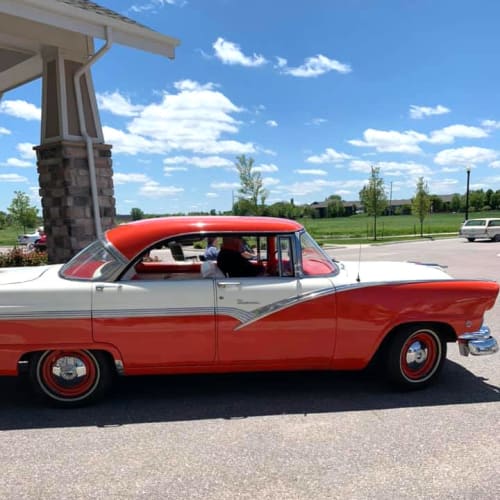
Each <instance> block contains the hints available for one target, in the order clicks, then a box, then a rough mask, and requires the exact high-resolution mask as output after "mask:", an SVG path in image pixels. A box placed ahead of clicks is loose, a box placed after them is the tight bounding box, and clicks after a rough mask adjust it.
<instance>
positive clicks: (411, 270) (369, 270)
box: [338, 261, 452, 283]
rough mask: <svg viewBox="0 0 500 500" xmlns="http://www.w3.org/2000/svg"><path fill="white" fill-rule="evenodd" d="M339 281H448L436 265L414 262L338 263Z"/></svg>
mask: <svg viewBox="0 0 500 500" xmlns="http://www.w3.org/2000/svg"><path fill="white" fill-rule="evenodd" d="M339 264H340V273H339V276H338V277H339V280H340V281H341V282H346V283H352V282H359V283H385V282H404V281H429V280H430V281H434V280H449V279H452V278H451V276H450V275H449V274H447V273H445V272H444V271H443V269H442V267H440V266H439V265H437V264H418V263H414V262H380V261H378V262H373V261H370V262H350V261H346V262H340V263H339Z"/></svg>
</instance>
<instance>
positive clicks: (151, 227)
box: [105, 215, 303, 259]
mask: <svg viewBox="0 0 500 500" xmlns="http://www.w3.org/2000/svg"><path fill="white" fill-rule="evenodd" d="M301 229H303V226H302V225H301V224H299V223H298V222H295V221H293V220H289V219H280V218H275V217H254V216H251V217H247V216H245V217H243V216H230V215H214V216H182V217H158V218H155V219H142V220H138V221H134V222H129V223H126V224H121V225H119V226H116V227H114V228H113V229H109V230H108V231H106V233H105V238H106V240H107V241H108V242H109V243H111V244H112V245H113V246H114V247H115V248H116V249H117V250H118V251H119V252H120V253H122V254H123V255H124V256H125V257H127V258H128V259H132V258H133V257H135V256H136V255H137V254H138V253H139V252H141V251H143V250H144V249H145V248H147V247H149V246H151V245H153V244H155V243H157V242H158V241H161V240H164V239H167V238H173V237H175V236H176V235H178V236H181V235H184V234H193V233H196V234H201V235H203V234H210V233H241V234H245V233H290V232H295V231H300V230H301Z"/></svg>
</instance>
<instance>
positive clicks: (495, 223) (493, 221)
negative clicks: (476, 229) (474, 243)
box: [488, 219, 500, 227]
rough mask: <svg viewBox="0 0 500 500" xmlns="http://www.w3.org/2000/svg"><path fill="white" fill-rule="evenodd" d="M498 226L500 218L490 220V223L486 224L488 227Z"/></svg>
mask: <svg viewBox="0 0 500 500" xmlns="http://www.w3.org/2000/svg"><path fill="white" fill-rule="evenodd" d="M498 226H500V219H493V220H490V223H489V224H488V227H498Z"/></svg>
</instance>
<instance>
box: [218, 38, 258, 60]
mask: <svg viewBox="0 0 500 500" xmlns="http://www.w3.org/2000/svg"><path fill="white" fill-rule="evenodd" d="M212 47H213V49H214V51H215V57H217V58H218V59H220V60H221V61H222V63H223V64H239V65H241V66H246V67H257V66H262V65H263V64H266V63H267V60H266V58H265V57H264V56H261V55H258V54H253V55H252V56H250V57H249V56H246V55H244V54H243V52H242V51H241V49H240V46H239V45H237V44H236V43H233V42H229V41H227V40H224V38H222V37H219V38H217V40H216V41H215V42H214V43H213V45H212Z"/></svg>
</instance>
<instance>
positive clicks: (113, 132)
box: [102, 125, 167, 155]
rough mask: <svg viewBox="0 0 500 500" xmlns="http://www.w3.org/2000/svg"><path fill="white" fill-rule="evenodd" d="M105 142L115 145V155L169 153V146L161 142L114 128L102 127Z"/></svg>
mask: <svg viewBox="0 0 500 500" xmlns="http://www.w3.org/2000/svg"><path fill="white" fill-rule="evenodd" d="M102 132H103V134H104V138H105V141H106V142H107V143H109V144H113V153H114V154H129V155H136V154H138V153H143V152H145V151H146V152H147V153H149V154H162V153H166V152H167V144H165V142H163V141H161V140H152V139H148V138H146V137H143V136H142V135H140V134H134V133H128V132H124V131H123V130H118V129H116V128H113V127H107V126H106V125H104V126H103V127H102Z"/></svg>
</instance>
